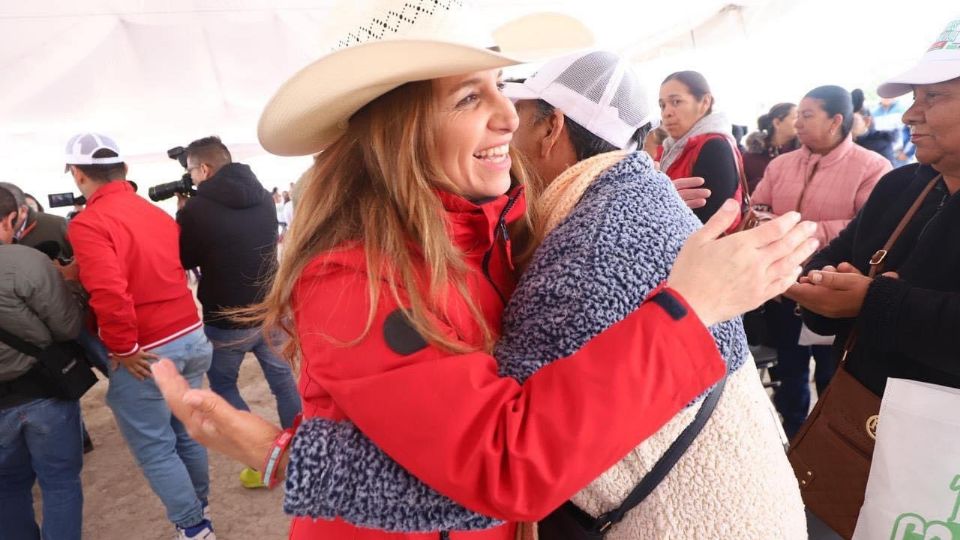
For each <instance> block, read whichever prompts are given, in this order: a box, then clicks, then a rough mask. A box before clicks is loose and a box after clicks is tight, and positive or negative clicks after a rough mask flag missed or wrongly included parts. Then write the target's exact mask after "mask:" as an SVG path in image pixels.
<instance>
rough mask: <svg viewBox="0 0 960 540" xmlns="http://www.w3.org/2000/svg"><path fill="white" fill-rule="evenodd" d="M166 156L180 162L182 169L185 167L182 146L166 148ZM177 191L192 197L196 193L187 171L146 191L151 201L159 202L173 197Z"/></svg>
mask: <svg viewBox="0 0 960 540" xmlns="http://www.w3.org/2000/svg"><path fill="white" fill-rule="evenodd" d="M167 157H168V158H170V159H175V160H177V161H178V162H180V166H182V167H183V168H184V169H186V168H187V150H186V149H185V148H184V147H182V146H175V147H173V148H171V149H169V150H167ZM177 193H179V194H181V195H186V196H187V197H192V196H194V195H196V194H197V190H196V188H194V187H193V179H192V178H190V172H189V171H188V172H185V173H183V176H181V177H180V179H179V180H176V181H174V182H167V183H166V184H157V185H156V186H152V187H151V188H150V189H149V191H148V192H147V195H148V196H149V197H150V200H151V201H153V202H160V201H165V200H167V199H169V198H170V197H173V196H174V195H176V194H177Z"/></svg>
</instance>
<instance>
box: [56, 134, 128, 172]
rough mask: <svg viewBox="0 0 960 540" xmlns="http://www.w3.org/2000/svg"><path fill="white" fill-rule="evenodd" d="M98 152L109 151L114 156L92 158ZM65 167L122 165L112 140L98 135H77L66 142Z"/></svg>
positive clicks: (121, 157)
mask: <svg viewBox="0 0 960 540" xmlns="http://www.w3.org/2000/svg"><path fill="white" fill-rule="evenodd" d="M98 150H110V151H111V152H113V153H114V154H116V156H111V157H93V155H94V154H96V153H97V151H98ZM65 153H66V156H65V157H66V160H65V161H64V163H66V164H67V165H111V164H115V163H123V156H121V155H120V147H119V146H117V143H116V142H114V140H113V139H111V138H110V137H107V136H106V135H102V134H100V133H78V134H76V135H74V136H73V137H70V140H69V141H67V148H66V152H65Z"/></svg>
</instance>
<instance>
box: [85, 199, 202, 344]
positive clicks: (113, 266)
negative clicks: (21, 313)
mask: <svg viewBox="0 0 960 540" xmlns="http://www.w3.org/2000/svg"><path fill="white" fill-rule="evenodd" d="M67 235H68V237H69V239H70V243H71V244H72V245H73V250H74V255H75V257H76V259H77V265H78V266H79V269H80V283H81V284H83V287H84V288H85V289H86V290H87V291H88V292H89V293H90V306H91V307H92V308H93V311H94V314H95V315H96V317H97V324H98V325H99V328H100V339H102V340H103V342H104V344H105V345H106V346H107V349H108V350H109V351H110V352H111V353H113V354H115V355H117V356H129V355H132V354H134V353H136V352H137V351H139V350H140V349H150V348H153V347H157V346H160V345H162V344H164V343H167V342H169V341H172V340H173V339H176V338H178V337H180V336H182V335H184V334H186V333H188V332H190V331H192V330H194V329H196V328H199V327H200V317H199V315H198V314H197V305H196V304H195V303H194V300H193V295H192V294H191V292H190V289H189V288H188V287H187V279H186V274H185V272H184V270H183V268H182V267H181V266H180V250H179V246H178V242H179V235H180V232H179V229H178V227H177V223H176V222H175V221H174V220H173V218H171V217H170V216H168V215H167V214H165V213H164V212H163V210H160V209H159V208H157V207H156V206H154V205H152V204H150V203H149V202H147V201H146V200H145V199H143V198H142V197H140V196H138V195H137V194H136V193H134V191H133V188H132V187H131V186H130V184H129V183H128V182H124V181H121V180H114V181H111V182H108V183H107V184H105V185H103V186H102V187H101V188H100V189H98V190H97V191H96V193H94V194H93V196H91V197H90V200H89V201H88V202H87V208H86V209H85V210H84V211H83V212H80V213H79V214H78V215H77V216H76V217H75V218H73V220H71V221H70V224H69V226H68V228H67Z"/></svg>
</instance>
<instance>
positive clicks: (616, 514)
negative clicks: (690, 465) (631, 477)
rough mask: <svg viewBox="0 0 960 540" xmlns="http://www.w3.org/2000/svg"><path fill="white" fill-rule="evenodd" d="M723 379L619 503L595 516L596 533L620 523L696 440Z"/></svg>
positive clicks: (718, 393) (723, 381)
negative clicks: (615, 506)
mask: <svg viewBox="0 0 960 540" xmlns="http://www.w3.org/2000/svg"><path fill="white" fill-rule="evenodd" d="M726 383H727V376H726V375H724V376H723V378H722V379H720V382H718V383H717V385H716V386H714V387H713V390H711V391H710V393H709V394H707V397H706V398H704V400H703V404H701V405H700V409H699V410H698V411H697V414H696V416H694V418H693V421H692V422H690V424H688V425H687V427H685V428H684V429H683V431H682V432H680V435H679V436H678V437H677V439H676V440H675V441H673V443H672V444H671V445H670V447H669V448H667V451H666V452H664V453H663V455H662V456H660V459H658V460H657V462H656V463H655V464H654V465H653V467H652V468H651V469H650V472H648V473H647V474H646V476H644V477H643V478H642V479H641V480H640V482H638V483H637V485H636V486H635V487H634V488H633V491H631V492H630V494H629V495H627V498H626V499H624V500H623V502H622V503H621V504H620V506H619V507H618V508H615V509H613V510H611V511H609V512H607V513H605V514H603V515H601V516H599V517H598V518H596V520H595V521H594V522H593V526H592V527H591V528H592V530H593V531H594V532H597V533H600V534H604V533H606V532H607V531H608V530H609V529H610V527H612V526H614V525H616V524H617V523H620V521H622V520H623V518H624V516H626V515H627V512H629V511H630V510H633V509H634V508H635V507H636V506H637V505H638V504H640V503H642V502H643V500H644V499H646V498H647V496H648V495H650V493H652V492H653V490H655V489H657V486H659V485H660V483H661V482H663V479H664V478H666V477H667V475H668V474H670V471H671V470H673V467H674V465H676V464H677V461H679V460H680V458H681V457H683V454H684V453H686V451H687V449H688V448H690V445H691V444H693V441H694V440H696V438H697V435H699V434H700V431H701V430H703V426H704V425H706V423H707V420H709V419H710V416H711V415H713V411H714V409H716V407H717V402H718V401H720V396H721V395H722V394H723V387H724V386H725V385H726Z"/></svg>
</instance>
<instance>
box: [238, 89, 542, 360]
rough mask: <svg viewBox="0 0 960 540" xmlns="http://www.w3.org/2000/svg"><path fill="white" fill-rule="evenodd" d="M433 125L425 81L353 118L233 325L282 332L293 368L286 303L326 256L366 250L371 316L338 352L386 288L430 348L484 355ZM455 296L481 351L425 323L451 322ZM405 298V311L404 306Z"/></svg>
mask: <svg viewBox="0 0 960 540" xmlns="http://www.w3.org/2000/svg"><path fill="white" fill-rule="evenodd" d="M438 118H439V116H438V114H437V106H436V103H435V99H434V93H433V91H432V83H431V82H430V81H422V82H412V83H407V84H405V85H403V86H400V87H399V88H396V89H394V90H393V91H391V92H389V93H387V94H385V95H383V96H381V97H379V98H377V99H376V100H374V101H373V102H371V103H369V104H368V105H366V106H365V107H364V108H363V109H361V110H360V111H359V112H357V113H356V114H355V115H354V116H353V117H352V118H351V119H350V123H349V126H348V127H347V131H346V133H345V134H344V135H343V136H342V137H340V138H339V139H338V140H337V141H336V142H334V143H333V144H332V145H330V146H329V147H328V148H327V149H326V150H324V151H323V152H322V153H320V154H318V155H317V156H316V158H315V159H314V164H313V166H312V167H311V168H310V169H309V170H308V171H307V172H306V173H305V174H304V176H303V178H302V179H301V182H302V186H299V187H300V194H299V197H298V200H297V202H296V212H295V214H294V219H293V223H292V224H291V226H290V228H289V230H288V234H287V236H286V237H285V239H284V250H283V251H284V254H283V258H282V260H281V262H280V264H279V266H278V268H277V271H276V274H275V276H274V277H273V281H272V285H271V286H270V289H269V292H268V293H267V294H266V296H265V297H264V300H263V301H262V302H261V303H260V304H257V305H254V306H252V307H250V308H246V309H243V310H239V311H237V312H234V313H233V314H232V315H233V316H234V318H235V319H238V320H240V321H244V322H250V323H260V324H262V325H263V326H265V327H266V328H268V329H280V330H282V331H283V332H284V333H285V334H287V335H288V336H289V337H290V339H289V340H288V341H287V343H286V345H285V346H284V348H283V354H284V356H285V357H286V358H288V359H289V360H290V361H291V362H293V363H294V364H296V363H298V362H299V360H300V342H299V338H298V336H297V332H296V329H295V328H294V325H293V312H292V308H291V296H292V294H293V291H294V288H295V285H296V283H297V281H298V280H299V278H300V275H301V273H302V272H303V270H304V269H305V267H306V266H307V265H308V264H309V263H310V262H311V261H312V260H313V259H314V258H315V257H317V256H318V255H320V254H322V253H323V252H326V251H330V250H334V249H337V248H343V247H349V246H355V245H362V246H363V250H364V254H365V258H366V272H367V277H368V287H367V297H368V300H369V306H370V309H369V312H368V313H367V319H366V324H365V326H364V329H363V331H362V333H361V334H360V335H359V336H357V337H356V338H355V339H354V340H353V341H350V342H347V343H339V344H340V345H343V346H349V345H351V344H356V343H357V342H359V341H361V340H362V339H363V338H364V337H365V336H366V335H367V334H368V333H369V331H370V329H371V327H372V326H373V324H374V318H375V314H376V311H377V305H378V302H379V299H380V297H381V294H383V289H382V288H383V287H384V286H385V287H386V291H387V292H388V293H389V294H390V296H391V297H392V298H393V299H394V301H396V302H397V304H398V305H401V306H403V305H406V306H408V307H406V308H404V309H405V312H406V316H407V318H408V320H409V321H410V323H411V325H412V326H413V328H415V329H416V330H417V331H418V332H419V333H420V335H421V336H422V337H423V338H424V339H425V340H426V341H427V342H429V343H431V344H433V345H435V346H438V347H440V348H442V349H444V350H447V351H450V352H455V353H462V352H471V351H477V350H484V351H490V350H491V349H492V347H493V343H494V341H495V340H496V338H497V335H498V331H499V329H495V328H490V327H489V325H488V324H487V323H486V320H485V318H484V317H483V314H482V313H481V311H480V309H479V307H478V306H477V304H476V302H474V301H473V299H472V298H471V295H470V294H469V291H468V289H467V285H466V276H467V272H468V269H467V265H466V264H465V262H464V260H463V256H462V253H461V251H460V250H459V249H458V248H457V247H456V246H455V245H454V243H453V241H452V239H451V237H450V234H449V230H448V224H447V221H446V219H445V212H444V208H443V205H442V202H441V200H440V198H439V197H438V195H437V193H436V190H437V189H439V190H444V191H448V192H452V193H458V190H457V187H456V185H455V184H454V183H453V182H451V181H450V179H449V178H447V177H446V176H445V175H444V173H443V172H442V171H441V170H440V167H439V165H438V163H439V160H438V157H437V150H436V149H437V139H436V129H435V126H436V125H437V122H438V121H439V120H438ZM511 157H512V158H513V163H514V165H513V167H512V170H511V175H512V177H513V180H514V184H515V185H522V186H525V187H526V189H527V190H528V196H533V195H534V194H532V193H530V190H531V189H535V186H529V185H528V184H529V182H528V174H527V172H526V171H527V167H526V166H525V165H524V163H523V159H522V158H521V157H520V156H519V155H517V154H516V152H514V151H513V150H511ZM532 207H533V205H532V204H531V205H528V212H527V214H526V215H525V216H524V218H523V219H521V220H519V221H518V222H517V223H514V224H513V225H512V226H511V231H510V233H511V239H512V240H513V242H512V243H513V245H514V251H515V252H516V257H517V260H518V261H519V262H520V263H521V265H518V268H522V263H523V262H525V261H526V260H527V259H528V258H529V256H530V253H531V252H532V250H533V246H532V242H533V238H534V235H533V233H532V225H531V224H532V223H533V217H532V216H531V212H532V210H530V209H531V208H532ZM411 247H412V248H413V249H411ZM422 284H426V285H425V286H424V285H422ZM451 289H452V290H453V291H455V293H456V294H458V295H459V296H461V297H462V299H463V301H464V303H465V305H466V306H467V308H468V310H469V312H470V315H471V317H472V319H473V320H474V321H475V322H476V324H477V325H478V326H479V328H480V334H481V336H482V339H481V340H480V342H477V343H464V342H463V341H462V340H461V339H460V338H462V336H454V337H450V336H448V335H447V334H445V333H444V332H443V331H442V330H441V329H440V328H437V325H436V323H435V322H431V321H449V320H451V319H450V317H448V316H447V314H446V306H447V304H448V303H447V300H448V293H449V292H450V291H451ZM401 290H402V291H403V292H404V296H403V298H405V299H406V302H401V295H400V291H401ZM268 335H269V334H268ZM327 339H331V340H332V338H330V337H329V336H328V337H327Z"/></svg>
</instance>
